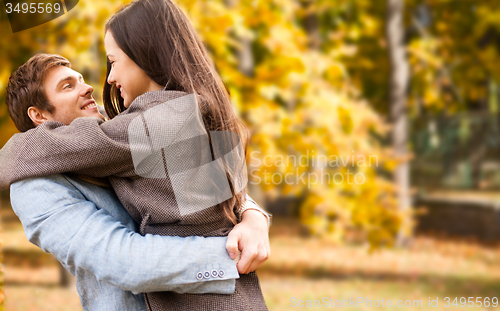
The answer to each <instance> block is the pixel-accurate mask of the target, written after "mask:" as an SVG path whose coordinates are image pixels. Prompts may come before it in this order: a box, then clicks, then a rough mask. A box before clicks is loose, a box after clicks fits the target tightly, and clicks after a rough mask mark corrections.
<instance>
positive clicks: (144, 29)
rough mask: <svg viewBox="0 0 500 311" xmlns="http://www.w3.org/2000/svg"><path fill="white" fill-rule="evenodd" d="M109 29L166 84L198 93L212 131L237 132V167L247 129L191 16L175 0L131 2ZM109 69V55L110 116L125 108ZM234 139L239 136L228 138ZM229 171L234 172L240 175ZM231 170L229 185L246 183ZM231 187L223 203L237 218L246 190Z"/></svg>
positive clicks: (228, 213)
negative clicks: (235, 211)
mask: <svg viewBox="0 0 500 311" xmlns="http://www.w3.org/2000/svg"><path fill="white" fill-rule="evenodd" d="M108 31H110V32H111V33H112V34H113V37H114V39H115V41H116V43H117V44H118V46H119V47H120V49H122V50H123V52H125V54H127V56H128V57H130V59H132V60H133V61H134V62H135V63H136V64H137V65H138V66H139V67H140V68H141V69H142V70H144V71H145V72H146V74H147V75H148V76H149V77H150V78H151V79H152V80H153V81H155V82H156V83H157V84H159V85H163V86H165V85H166V86H167V90H177V91H184V92H186V93H194V94H195V95H196V96H197V99H198V103H199V107H200V110H201V113H202V116H203V121H204V123H205V129H206V130H207V133H208V134H209V133H210V131H231V132H234V133H236V134H237V135H238V136H239V139H240V141H241V144H242V146H244V153H243V155H242V159H241V161H242V163H239V164H240V165H237V166H236V167H240V168H241V167H242V166H241V165H245V155H246V151H247V144H248V130H247V129H246V127H245V125H244V124H243V123H242V122H241V121H240V120H239V119H238V118H237V117H236V114H235V113H234V110H233V107H232V105H231V100H230V97H229V94H228V92H227V89H226V87H225V85H224V82H223V81H222V79H221V77H220V75H219V74H218V72H217V71H216V69H215V66H214V65H213V63H212V61H211V60H210V58H209V56H208V53H207V51H206V49H205V46H204V45H203V43H202V41H201V40H200V38H199V37H198V35H197V34H196V31H195V30H194V27H193V26H192V25H191V22H190V21H189V19H188V18H187V16H186V15H185V14H184V12H182V10H181V9H180V8H179V7H178V6H177V5H176V4H175V3H173V2H172V1H170V0H138V1H134V2H131V3H130V4H129V5H127V6H125V7H124V8H122V9H121V10H120V11H118V12H117V13H116V14H115V15H114V16H113V17H111V19H110V20H109V21H108V22H107V23H106V27H105V32H108ZM110 69H111V64H110V62H109V60H108V61H107V73H106V81H105V82H104V89H103V102H104V107H105V109H106V113H107V115H108V117H109V118H113V117H115V116H116V115H118V114H119V113H120V112H122V111H124V110H125V109H126V108H125V106H124V105H123V98H122V97H121V96H120V94H119V92H118V90H117V88H116V87H115V86H114V85H110V84H108V83H107V78H108V76H109V72H110ZM165 126H168V124H165ZM228 138H230V137H228ZM209 140H210V134H209ZM231 145H234V142H229V146H231ZM230 169H231V168H229V170H230ZM227 171H228V168H227V167H226V172H227ZM230 173H231V176H239V175H240V174H233V173H232V172H230ZM227 176H228V180H229V181H230V182H229V184H230V185H237V184H240V183H241V180H232V179H231V178H230V177H229V174H227ZM231 191H232V193H233V196H232V198H230V199H229V200H227V201H225V202H223V203H220V205H221V206H222V207H223V209H224V213H225V214H226V216H227V217H228V218H229V219H230V220H231V221H232V222H233V223H235V221H236V217H235V214H234V209H235V208H240V207H241V205H242V203H243V202H244V201H245V194H246V191H245V190H243V191H241V192H239V193H236V194H235V193H234V190H233V188H232V187H231Z"/></svg>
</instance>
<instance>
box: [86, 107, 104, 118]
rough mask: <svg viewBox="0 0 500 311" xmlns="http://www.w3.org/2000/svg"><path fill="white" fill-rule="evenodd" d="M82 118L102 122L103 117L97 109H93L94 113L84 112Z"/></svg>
mask: <svg viewBox="0 0 500 311" xmlns="http://www.w3.org/2000/svg"><path fill="white" fill-rule="evenodd" d="M89 110H90V109H89ZM92 110H94V109H92ZM82 117H93V118H99V119H102V120H104V116H103V115H102V114H101V113H100V112H99V111H98V110H97V109H95V110H94V111H84V112H83V116H82Z"/></svg>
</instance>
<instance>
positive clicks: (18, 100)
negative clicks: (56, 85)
mask: <svg viewBox="0 0 500 311" xmlns="http://www.w3.org/2000/svg"><path fill="white" fill-rule="evenodd" d="M55 66H66V67H71V63H70V62H69V61H68V60H67V59H66V58H64V57H62V56H60V55H56V54H36V55H35V56H33V57H31V58H30V59H29V60H28V61H27V62H26V63H24V64H23V65H22V66H21V67H19V68H17V70H16V71H14V72H13V73H12V74H11V75H10V78H9V83H8V84H7V95H6V97H5V102H6V103H7V107H8V108H9V114H10V117H11V118H12V121H14V124H15V125H16V127H17V129H18V130H19V131H21V132H25V131H27V130H29V129H31V128H34V127H35V124H33V121H31V119H30V118H29V116H28V108H29V107H31V106H33V107H36V108H39V109H42V110H45V111H47V112H48V113H53V112H54V109H55V107H54V106H53V105H52V104H51V103H50V102H49V99H48V98H47V95H46V94H45V90H44V88H43V81H44V79H45V76H46V73H47V71H48V70H49V69H50V68H52V67H55Z"/></svg>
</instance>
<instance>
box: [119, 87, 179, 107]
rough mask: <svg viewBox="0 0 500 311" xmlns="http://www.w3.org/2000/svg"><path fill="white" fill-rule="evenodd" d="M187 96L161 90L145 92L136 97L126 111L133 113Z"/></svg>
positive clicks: (177, 92)
mask: <svg viewBox="0 0 500 311" xmlns="http://www.w3.org/2000/svg"><path fill="white" fill-rule="evenodd" d="M187 95H189V94H188V93H186V92H183V91H172V90H163V89H162V90H159V91H151V92H146V93H144V94H142V95H140V96H137V98H136V99H135V100H134V101H133V102H132V103H131V104H130V106H129V108H128V109H127V110H129V112H133V111H136V110H143V109H144V108H148V107H149V106H155V105H157V104H160V103H165V102H167V101H170V100H173V99H176V98H180V97H184V96H187ZM127 110H125V111H127ZM125 111H124V112H125Z"/></svg>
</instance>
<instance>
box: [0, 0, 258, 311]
mask: <svg viewBox="0 0 500 311" xmlns="http://www.w3.org/2000/svg"><path fill="white" fill-rule="evenodd" d="M105 45H106V52H107V54H108V64H107V81H106V83H105V85H104V91H103V100H104V105H105V109H106V112H107V114H108V116H109V118H110V120H109V121H107V122H104V123H103V122H102V121H101V120H98V119H94V118H80V119H76V120H75V121H74V122H72V123H71V125H69V126H62V125H61V124H56V123H53V122H46V123H44V124H42V125H40V126H38V127H37V128H36V129H34V130H30V131H28V132H26V135H25V134H21V135H22V136H18V137H17V138H16V139H12V140H11V141H9V143H8V145H9V144H10V146H8V148H7V150H15V151H12V156H11V157H10V159H9V160H8V161H6V162H5V163H1V164H0V165H1V166H0V167H1V169H0V170H2V174H6V175H7V174H10V176H9V177H8V178H10V179H12V180H14V179H17V180H18V179H22V178H28V177H33V176H40V175H43V174H53V173H60V172H74V173H77V174H87V175H91V176H96V177H106V176H109V180H110V183H111V184H112V186H113V188H114V190H115V192H116V193H117V195H118V197H119V199H120V201H121V202H122V203H123V205H124V206H125V208H126V209H127V211H128V212H129V213H130V215H131V216H132V217H133V218H134V220H135V221H136V222H138V223H139V224H140V232H141V233H142V234H148V233H150V234H159V235H176V236H191V235H199V236H225V235H227V234H228V232H229V231H230V230H231V228H232V227H233V226H234V224H235V222H236V216H235V213H234V210H235V209H238V208H240V207H241V205H242V203H243V201H244V197H245V191H244V185H245V183H246V180H243V179H244V176H245V174H244V172H243V167H244V166H243V165H244V152H245V151H246V144H247V138H246V135H245V134H246V132H245V131H244V127H243V126H242V124H241V123H240V121H238V119H237V118H236V116H235V114H234V111H233V109H232V107H231V103H230V99H229V96H228V94H227V91H226V89H225V87H224V84H223V82H222V80H221V78H220V77H219V75H218V74H217V72H216V70H215V69H214V67H213V65H212V64H211V62H210V59H209V58H208V55H207V53H206V51H205V49H204V46H203V44H202V42H201V41H200V39H199V38H198V36H197V34H196V33H195V31H194V29H193V27H192V25H191V24H190V22H189V20H188V19H187V17H186V16H185V15H184V13H183V12H182V11H181V10H180V9H179V8H178V7H177V6H176V5H175V4H174V3H172V2H171V1H169V0H140V1H135V2H132V3H131V4H130V5H128V6H126V7H125V8H123V9H122V10H120V11H119V12H118V13H117V14H116V15H114V16H113V17H112V18H111V19H110V20H109V21H108V23H107V24H106V29H105ZM193 103H194V105H195V108H196V109H195V110H189V109H190V108H193V106H192V105H193ZM152 111H153V112H154V113H151V112H152ZM136 125H138V126H139V127H134V126H136ZM131 129H136V130H132V131H131ZM221 132H222V133H224V132H232V133H236V134H237V136H236V137H237V139H234V136H233V135H223V136H222V137H221V136H220V135H219V136H218V134H220V133H221ZM200 133H201V134H202V135H200ZM141 135H143V136H141ZM155 135H156V136H155ZM158 135H160V136H159V137H161V140H158V141H155V139H156V138H157V137H158ZM207 136H208V137H207ZM75 137H77V138H78V139H79V141H78V143H76V144H75V142H74V141H75ZM143 138H145V139H143ZM155 144H156V145H158V144H163V145H160V146H159V147H158V146H156V147H157V148H156V149H155V147H154V146H155ZM13 146H15V148H12V147H13ZM214 146H217V147H214ZM235 146H236V147H235ZM240 146H244V148H239V147H240ZM153 149H155V150H154V151H155V152H153V153H151V150H153ZM160 149H161V152H158V151H159V150H160ZM243 149H245V151H243ZM192 151H195V153H196V155H195V156H193V155H192ZM233 151H234V152H233ZM229 152H233V153H231V155H232V157H229V158H227V157H225V155H226V154H228V153H229ZM238 152H239V153H238ZM238 155H239V157H238ZM172 161H174V162H172ZM213 163H215V166H214V165H212V164H213ZM159 164H160V165H159ZM210 165H212V170H211V171H210V170H208V171H203V172H202V173H203V174H198V172H199V171H200V169H199V168H200V167H203V168H205V167H208V166H210ZM217 165H219V166H220V167H219V168H220V169H217ZM7 168H8V170H7ZM207 172H210V173H211V175H209V176H207V174H206V173H207ZM220 172H224V174H223V177H224V179H225V182H226V183H227V184H228V185H229V187H230V189H229V187H228V188H227V189H223V188H224V187H223V185H222V181H223V180H222V179H220V176H218V177H219V178H218V179H217V178H215V177H216V175H217V173H219V175H220ZM162 174H163V175H162ZM179 176H181V177H182V178H184V179H182V178H181V179H179ZM2 177H5V176H2ZM207 177H210V178H207ZM179 180H180V181H181V182H180V183H179V182H177V181H179ZM242 185H243V187H242ZM202 186H206V187H205V188H203V187H202ZM200 188H203V189H204V190H199V189H200ZM186 189H187V190H188V191H186ZM206 189H209V190H210V191H213V193H216V194H217V195H215V196H210V195H209V194H207V192H206ZM228 190H229V196H228ZM240 190H241V191H240ZM184 194H185V196H184V197H183V195H184ZM214 197H215V201H214ZM193 198H194V199H193ZM221 198H222V199H221ZM204 199H205V200H204ZM183 200H185V201H183ZM193 200H194V201H195V202H197V203H198V205H196V204H195V205H196V206H197V207H196V208H194V209H193V208H192V206H193V204H185V205H183V203H185V202H188V203H190V202H191V203H192V202H193ZM207 202H212V203H214V202H215V204H207ZM185 207H189V208H191V209H186V208H185ZM144 256H147V254H144ZM207 269H208V271H209V273H208V275H205V274H202V275H201V276H200V277H203V278H217V277H218V275H220V273H223V271H221V270H218V269H217V263H213V265H212V266H211V267H207ZM146 300H147V303H148V307H149V309H150V310H267V308H266V305H265V302H264V299H263V297H262V293H261V290H260V286H259V282H258V279H257V276H256V274H255V272H252V273H250V274H246V275H241V276H240V278H239V279H238V280H237V281H236V289H235V293H234V294H232V295H217V294H201V295H193V294H176V293H173V292H162V293H148V294H146Z"/></svg>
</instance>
